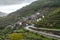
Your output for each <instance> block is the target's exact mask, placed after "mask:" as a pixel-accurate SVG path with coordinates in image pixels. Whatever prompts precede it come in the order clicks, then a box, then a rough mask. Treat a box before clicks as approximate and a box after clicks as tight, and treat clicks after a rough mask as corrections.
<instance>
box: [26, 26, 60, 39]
mask: <svg viewBox="0 0 60 40" xmlns="http://www.w3.org/2000/svg"><path fill="white" fill-rule="evenodd" d="M30 28H36V27H34V25H28V26H26V27H25V30H28V31H30V32H33V33H37V34H40V35H43V36H46V37H50V38H54V39H58V40H59V39H60V36H58V35H54V34H50V33H46V32H43V31H36V30H33V29H30ZM40 29H42V28H40Z"/></svg>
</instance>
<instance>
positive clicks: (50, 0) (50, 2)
mask: <svg viewBox="0 0 60 40" xmlns="http://www.w3.org/2000/svg"><path fill="white" fill-rule="evenodd" d="M58 7H60V0H38V1H35V2H33V3H31V4H30V5H27V6H26V7H23V8H22V9H20V10H17V11H16V12H13V13H11V14H9V15H8V16H7V17H5V18H2V19H0V28H1V29H2V28H3V27H6V26H7V25H10V24H13V23H15V22H17V21H19V20H20V18H22V17H27V16H29V15H31V14H35V13H37V12H40V13H41V14H42V15H45V16H47V15H48V14H49V13H50V12H51V11H53V10H55V9H56V8H58Z"/></svg>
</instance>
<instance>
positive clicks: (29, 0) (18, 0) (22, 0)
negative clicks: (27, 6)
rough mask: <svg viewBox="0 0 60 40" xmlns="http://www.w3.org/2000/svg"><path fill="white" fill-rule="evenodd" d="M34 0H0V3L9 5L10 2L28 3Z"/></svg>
mask: <svg viewBox="0 0 60 40" xmlns="http://www.w3.org/2000/svg"><path fill="white" fill-rule="evenodd" d="M32 1H34V0H0V5H11V4H21V3H26V2H27V3H29V2H32Z"/></svg>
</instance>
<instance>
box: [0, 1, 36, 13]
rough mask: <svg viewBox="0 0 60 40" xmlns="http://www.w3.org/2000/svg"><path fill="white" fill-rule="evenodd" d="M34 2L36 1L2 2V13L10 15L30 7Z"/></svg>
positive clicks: (0, 5) (0, 6)
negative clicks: (27, 6)
mask: <svg viewBox="0 0 60 40" xmlns="http://www.w3.org/2000/svg"><path fill="white" fill-rule="evenodd" d="M33 1H35V0H24V1H23V0H0V12H4V13H7V14H9V13H11V12H14V11H16V10H18V9H20V8H22V7H24V6H26V5H29V4H30V3H31V2H33ZM1 2H2V3H1ZM3 2H4V3H3ZM20 2H21V3H20Z"/></svg>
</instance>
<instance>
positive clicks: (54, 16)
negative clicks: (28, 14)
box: [36, 7, 60, 29]
mask: <svg viewBox="0 0 60 40" xmlns="http://www.w3.org/2000/svg"><path fill="white" fill-rule="evenodd" d="M36 26H37V27H45V28H57V29H60V7H59V8H57V9H55V10H53V11H51V12H50V14H48V15H47V16H46V17H45V18H44V19H42V20H41V21H39V22H37V23H36Z"/></svg>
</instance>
